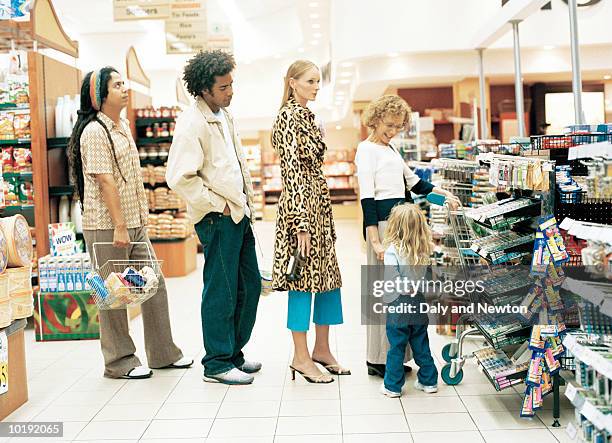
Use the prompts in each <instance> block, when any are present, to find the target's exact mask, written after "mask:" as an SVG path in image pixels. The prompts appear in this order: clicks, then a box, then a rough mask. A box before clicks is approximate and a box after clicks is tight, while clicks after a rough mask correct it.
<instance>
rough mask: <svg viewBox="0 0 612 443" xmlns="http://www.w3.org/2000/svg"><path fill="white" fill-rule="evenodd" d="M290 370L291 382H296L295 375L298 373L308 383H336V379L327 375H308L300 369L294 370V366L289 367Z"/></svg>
mask: <svg viewBox="0 0 612 443" xmlns="http://www.w3.org/2000/svg"><path fill="white" fill-rule="evenodd" d="M289 369H291V380H295V373H296V372H297V373H298V374H300V375H301V376H302V377H304V380H306V381H307V382H308V383H320V384H327V383H331V382H333V381H334V379H333V378H332V377H329V376H328V375H327V374H319V375H307V374H304V373H303V372H302V371H300V370H299V369H296V368H294V367H293V366H289ZM327 377H329V378H327Z"/></svg>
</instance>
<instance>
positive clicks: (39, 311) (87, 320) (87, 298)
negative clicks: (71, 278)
mask: <svg viewBox="0 0 612 443" xmlns="http://www.w3.org/2000/svg"><path fill="white" fill-rule="evenodd" d="M34 327H35V335H36V341H47V340H81V339H98V338H100V319H99V316H98V307H97V305H96V303H95V301H94V299H93V297H92V296H91V291H78V292H43V291H40V292H39V293H38V294H37V296H36V300H35V308H34Z"/></svg>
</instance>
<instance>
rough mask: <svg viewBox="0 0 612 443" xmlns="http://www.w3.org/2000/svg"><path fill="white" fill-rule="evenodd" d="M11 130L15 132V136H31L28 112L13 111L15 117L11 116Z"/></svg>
mask: <svg viewBox="0 0 612 443" xmlns="http://www.w3.org/2000/svg"><path fill="white" fill-rule="evenodd" d="M13 130H14V132H15V138H20V139H22V138H25V139H28V138H30V137H31V131H30V113H29V112H23V113H15V117H14V118H13ZM30 157H31V156H30Z"/></svg>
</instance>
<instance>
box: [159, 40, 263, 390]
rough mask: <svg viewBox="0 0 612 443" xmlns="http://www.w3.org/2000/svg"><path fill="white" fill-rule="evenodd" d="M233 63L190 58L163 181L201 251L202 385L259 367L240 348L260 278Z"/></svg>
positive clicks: (211, 56) (219, 55) (231, 380)
mask: <svg viewBox="0 0 612 443" xmlns="http://www.w3.org/2000/svg"><path fill="white" fill-rule="evenodd" d="M234 67H235V62H234V58H233V57H232V55H231V54H228V53H226V52H223V51H205V52H200V53H198V54H197V55H195V56H194V57H193V58H192V59H191V60H189V62H188V63H187V66H186V67H185V71H184V76H183V80H184V81H185V83H186V85H187V90H188V91H189V93H190V94H191V95H193V96H194V97H195V103H194V104H193V105H191V106H190V107H189V108H187V109H186V110H185V111H184V112H182V113H181V115H180V116H179V117H178V119H177V121H176V128H175V130H174V139H173V142H172V147H171V148H170V155H169V157H168V167H167V171H166V181H167V183H168V186H170V188H171V189H173V190H174V191H176V192H177V193H178V194H179V195H180V196H181V198H183V199H184V200H185V201H186V202H187V212H188V214H189V216H190V218H191V220H192V221H193V223H194V224H195V228H196V232H197V234H198V237H199V239H200V242H201V243H202V245H203V247H204V259H205V263H204V271H203V273H204V289H203V291H202V305H201V314H202V335H203V338H204V350H205V355H204V358H203V359H202V364H203V365H204V380H205V381H208V382H217V383H225V384H249V383H252V382H253V375H251V374H253V373H254V372H257V371H259V370H260V369H261V363H258V362H254V361H248V360H245V358H244V355H243V353H242V348H243V347H244V346H245V345H246V343H247V342H248V341H249V338H250V336H251V331H252V330H253V326H254V325H255V317H256V314H257V304H258V302H259V295H260V292H261V277H260V275H259V267H258V265H257V255H256V252H255V237H254V235H253V230H252V228H251V223H252V218H253V216H254V211H253V186H252V184H251V178H250V175H249V169H248V167H247V164H246V160H245V158H244V154H243V151H242V146H241V145H240V139H239V138H238V135H237V133H236V129H235V127H234V120H233V118H232V116H231V115H230V113H229V112H228V110H227V109H226V108H227V107H228V106H229V105H230V103H231V101H232V96H233V93H234V92H233V78H232V71H233V70H234Z"/></svg>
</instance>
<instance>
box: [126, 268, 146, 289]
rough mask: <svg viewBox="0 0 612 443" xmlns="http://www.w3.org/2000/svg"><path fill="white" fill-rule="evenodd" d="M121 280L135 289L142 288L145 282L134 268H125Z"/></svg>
mask: <svg viewBox="0 0 612 443" xmlns="http://www.w3.org/2000/svg"><path fill="white" fill-rule="evenodd" d="M123 278H124V279H125V280H126V281H127V282H128V284H129V285H130V286H133V287H136V288H143V287H144V285H145V283H146V280H145V278H144V277H143V276H142V275H140V274H139V273H138V272H136V270H135V269H134V268H127V269H126V270H125V272H124V273H123Z"/></svg>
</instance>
